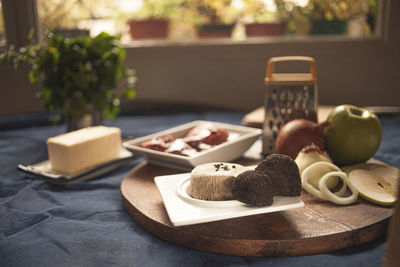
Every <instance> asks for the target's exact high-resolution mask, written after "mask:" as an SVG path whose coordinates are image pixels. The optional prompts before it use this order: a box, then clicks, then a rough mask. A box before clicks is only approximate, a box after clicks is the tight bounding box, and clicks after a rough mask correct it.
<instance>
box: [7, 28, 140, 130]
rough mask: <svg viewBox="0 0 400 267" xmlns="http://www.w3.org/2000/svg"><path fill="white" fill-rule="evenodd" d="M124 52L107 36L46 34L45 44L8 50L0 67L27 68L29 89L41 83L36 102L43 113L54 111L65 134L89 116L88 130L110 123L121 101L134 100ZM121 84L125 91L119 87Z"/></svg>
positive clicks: (132, 81) (133, 79) (102, 34)
mask: <svg viewBox="0 0 400 267" xmlns="http://www.w3.org/2000/svg"><path fill="white" fill-rule="evenodd" d="M124 59H125V50H124V49H123V48H122V47H121V46H120V42H119V38H118V37H115V36H111V35H109V34H107V33H101V34H99V35H98V36H96V37H89V36H80V37H76V38H64V37H62V36H59V35H55V34H52V33H50V32H48V33H47V34H46V44H45V45H40V44H35V43H33V42H32V43H31V44H30V45H28V46H27V47H21V48H19V49H16V48H14V47H13V46H10V48H9V49H7V50H6V51H5V52H4V53H2V54H1V55H0V62H9V63H12V64H14V66H15V68H18V65H19V64H20V63H21V62H25V63H28V64H30V65H32V69H31V71H30V73H29V79H30V81H31V83H40V84H41V85H42V91H41V92H40V95H39V98H40V99H41V101H42V103H43V106H44V107H45V109H46V110H48V111H53V110H56V111H59V112H60V115H61V117H59V118H57V119H61V118H62V119H65V120H66V121H67V125H68V131H71V130H75V129H77V128H79V120H81V119H82V118H83V117H84V116H85V115H92V124H99V123H101V121H102V117H103V116H104V117H107V118H110V119H114V118H115V117H116V116H117V114H118V113H119V109H120V108H119V107H120V97H124V98H133V97H134V96H135V91H134V89H133V86H134V83H135V72H134V71H133V70H131V69H127V68H125V66H124ZM121 78H124V82H125V89H124V90H123V91H122V92H119V91H118V90H117V89H118V85H119V83H120V80H121Z"/></svg>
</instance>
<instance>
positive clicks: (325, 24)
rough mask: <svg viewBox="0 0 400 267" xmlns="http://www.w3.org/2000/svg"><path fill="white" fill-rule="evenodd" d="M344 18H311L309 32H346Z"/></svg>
mask: <svg viewBox="0 0 400 267" xmlns="http://www.w3.org/2000/svg"><path fill="white" fill-rule="evenodd" d="M346 26H347V21H346V20H312V21H311V34H339V35H341V34H344V33H345V32H346Z"/></svg>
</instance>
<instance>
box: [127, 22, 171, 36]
mask: <svg viewBox="0 0 400 267" xmlns="http://www.w3.org/2000/svg"><path fill="white" fill-rule="evenodd" d="M128 24H129V27H130V35H131V38H132V39H134V40H139V39H166V38H167V37H168V32H169V20H167V19H148V20H130V21H129V22H128Z"/></svg>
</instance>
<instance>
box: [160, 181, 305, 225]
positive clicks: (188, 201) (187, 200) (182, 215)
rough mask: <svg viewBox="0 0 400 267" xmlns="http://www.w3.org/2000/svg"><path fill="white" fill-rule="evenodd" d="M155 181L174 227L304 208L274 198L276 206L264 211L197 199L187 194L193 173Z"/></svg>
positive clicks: (296, 201)
mask: <svg viewBox="0 0 400 267" xmlns="http://www.w3.org/2000/svg"><path fill="white" fill-rule="evenodd" d="M154 181H155V183H156V186H157V188H158V190H159V191H160V194H161V198H162V200H163V202H164V206H165V208H166V210H167V213H168V216H169V219H170V221H171V223H172V224H173V225H174V226H183V225H191V224H198V223H205V222H212V221H219V220H225V219H230V218H237V217H243V216H249V215H255V214H261V213H269V212H276V211H282V210H288V209H294V208H300V207H303V206H304V202H303V201H301V200H300V198H298V197H274V203H273V204H272V205H270V206H265V207H255V206H251V205H247V204H245V203H242V202H240V201H238V200H228V201H206V200H199V199H194V198H192V197H191V196H190V195H189V194H188V193H187V189H188V186H189V185H190V173H182V174H175V175H164V176H157V177H155V178H154Z"/></svg>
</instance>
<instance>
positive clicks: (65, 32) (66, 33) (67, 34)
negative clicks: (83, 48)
mask: <svg viewBox="0 0 400 267" xmlns="http://www.w3.org/2000/svg"><path fill="white" fill-rule="evenodd" d="M53 33H54V34H55V35H61V36H62V37H64V38H74V37H79V36H89V33H90V32H89V30H81V29H54V30H53Z"/></svg>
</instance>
